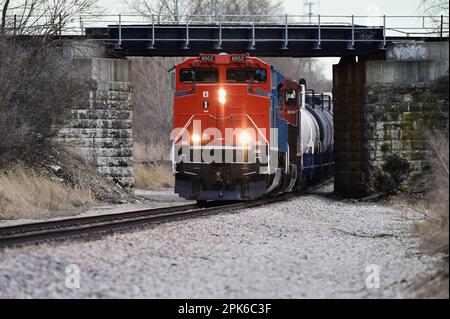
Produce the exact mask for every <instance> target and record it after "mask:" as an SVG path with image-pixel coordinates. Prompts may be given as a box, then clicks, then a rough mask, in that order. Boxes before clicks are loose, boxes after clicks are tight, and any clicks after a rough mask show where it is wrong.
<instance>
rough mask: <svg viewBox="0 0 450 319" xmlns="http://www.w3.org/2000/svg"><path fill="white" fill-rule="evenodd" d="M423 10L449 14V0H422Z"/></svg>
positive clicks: (429, 12) (437, 13)
mask: <svg viewBox="0 0 450 319" xmlns="http://www.w3.org/2000/svg"><path fill="white" fill-rule="evenodd" d="M420 9H421V11H423V12H425V13H427V14H430V15H441V14H443V15H448V9H449V2H448V0H422V1H421V3H420Z"/></svg>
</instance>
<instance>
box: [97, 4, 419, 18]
mask: <svg viewBox="0 0 450 319" xmlns="http://www.w3.org/2000/svg"><path fill="white" fill-rule="evenodd" d="M148 1H153V0H148ZM155 1H156V0H155ZM219 1H220V0H219ZM307 1H308V0H307ZM313 1H314V0H313ZM282 2H283V5H284V9H283V11H284V12H283V13H290V14H302V13H303V12H304V11H303V2H304V1H303V0H283V1H282ZM315 2H319V10H318V11H317V7H315V11H316V12H320V14H325V15H352V14H355V15H368V14H373V13H374V11H378V12H379V14H381V15H383V14H386V15H415V14H417V13H418V10H417V8H418V7H419V4H420V2H421V0H370V1H364V0H315ZM124 3H125V1H123V0H122V1H119V0H100V4H101V5H102V6H104V7H105V8H106V9H107V12H108V13H119V11H122V12H127V11H128V10H127V8H126V5H125V4H124Z"/></svg>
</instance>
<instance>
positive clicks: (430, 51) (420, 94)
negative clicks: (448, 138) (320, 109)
mask: <svg viewBox="0 0 450 319" xmlns="http://www.w3.org/2000/svg"><path fill="white" fill-rule="evenodd" d="M448 59H449V55H448V43H447V42H443V43H432V42H431V43H417V42H414V43H411V44H405V43H402V44H395V43H394V44H392V45H390V46H389V47H388V48H387V51H386V60H378V61H360V62H356V59H354V58H353V59H352V58H343V59H341V61H340V63H339V64H337V65H335V66H334V67H333V95H334V99H335V101H334V124H335V139H334V141H335V160H336V176H335V177H336V178H335V192H336V193H338V194H340V195H344V196H347V197H362V196H366V195H369V194H371V193H373V192H376V191H383V190H388V189H389V188H391V187H394V186H395V185H392V184H395V183H397V182H400V184H401V185H400V186H401V187H404V188H409V187H411V185H414V184H417V183H416V181H417V180H418V179H420V178H421V177H422V176H423V174H424V173H425V172H427V171H428V170H429V169H430V163H429V159H430V154H431V148H430V145H429V143H427V136H428V135H427V134H429V133H430V132H431V131H433V130H442V131H447V132H448V108H449V102H448V85H449V82H448V65H449V60H448ZM390 170H393V171H392V172H391V171H390ZM397 175H405V176H406V177H407V178H401V179H399V178H398V177H399V176H397Z"/></svg>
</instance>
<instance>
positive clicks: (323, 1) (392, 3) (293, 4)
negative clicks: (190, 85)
mask: <svg viewBox="0 0 450 319" xmlns="http://www.w3.org/2000/svg"><path fill="white" fill-rule="evenodd" d="M148 1H156V0H148ZM219 1H220V0H219ZM305 1H309V0H305ZM312 1H315V2H316V3H317V2H319V4H318V6H317V5H316V6H314V7H313V12H314V13H315V14H321V15H352V14H353V15H361V16H380V15H384V14H385V15H420V10H419V5H420V3H421V1H422V0H312ZM303 3H304V0H284V1H283V12H282V13H283V14H285V13H287V14H305V13H307V10H306V11H305V8H304V5H303ZM100 6H102V7H104V8H105V10H106V11H105V13H109V14H118V13H129V12H130V10H129V9H128V7H127V6H126V5H125V1H123V0H122V1H118V0H100ZM324 20H325V19H324ZM356 22H357V23H358V21H356ZM364 24H367V23H364ZM375 24H378V25H381V23H375ZM322 62H323V66H324V72H325V74H326V76H327V77H329V78H331V77H332V69H331V66H332V64H333V63H337V62H338V59H336V58H324V59H322Z"/></svg>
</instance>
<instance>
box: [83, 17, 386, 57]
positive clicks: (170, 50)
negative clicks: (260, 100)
mask: <svg viewBox="0 0 450 319" xmlns="http://www.w3.org/2000/svg"><path fill="white" fill-rule="evenodd" d="M86 36H87V37H89V38H92V39H97V40H106V41H111V42H114V44H115V45H116V46H117V49H118V51H120V53H122V54H124V55H127V56H192V55H198V54H199V53H204V52H242V53H246V52H248V53H251V54H252V55H258V56H289V57H312V56H317V57H323V56H345V55H368V54H373V53H376V52H378V51H379V50H380V49H383V48H384V47H385V45H386V43H387V40H388V39H387V38H386V37H385V34H384V29H383V27H364V26H357V25H356V26H353V27H352V26H348V25H332V26H320V27H319V26H299V25H287V26H282V25H264V26H254V25H244V24H228V25H226V26H221V25H214V24H212V25H205V24H198V25H173V24H172V25H166V24H161V25H126V26H118V25H112V26H108V27H105V28H87V29H86Z"/></svg>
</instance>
